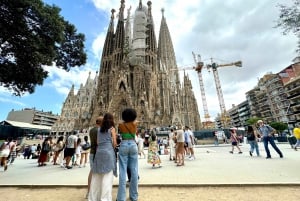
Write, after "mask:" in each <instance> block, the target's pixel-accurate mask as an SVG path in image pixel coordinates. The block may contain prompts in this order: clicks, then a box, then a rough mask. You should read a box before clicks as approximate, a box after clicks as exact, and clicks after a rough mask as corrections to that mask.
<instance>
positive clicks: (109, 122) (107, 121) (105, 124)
mask: <svg viewBox="0 0 300 201" xmlns="http://www.w3.org/2000/svg"><path fill="white" fill-rule="evenodd" d="M111 127H115V122H114V116H113V115H112V114H111V113H106V114H105V115H104V117H103V120H102V126H101V128H100V131H101V132H105V131H108V129H110V128H111Z"/></svg>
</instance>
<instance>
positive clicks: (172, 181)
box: [0, 144, 300, 187]
mask: <svg viewBox="0 0 300 201" xmlns="http://www.w3.org/2000/svg"><path fill="white" fill-rule="evenodd" d="M278 147H279V148H280V149H281V151H282V152H283V155H284V158H279V156H278V155H277V154H276V153H275V151H274V150H273V148H272V147H270V151H271V155H272V159H266V158H265V152H264V149H263V144H260V151H261V155H262V156H261V157H256V156H255V154H254V156H253V157H250V155H249V145H247V144H243V145H242V146H241V149H242V151H243V154H238V153H237V152H235V153H234V154H230V153H229V151H230V150H231V146H230V145H220V146H217V147H216V146H213V145H212V146H208V145H199V146H197V147H196V148H195V155H196V160H194V161H189V160H186V162H185V166H183V167H177V166H175V163H174V162H173V161H169V157H168V156H167V155H162V156H161V159H162V166H163V167H162V168H157V169H152V166H151V165H150V164H147V159H139V171H140V172H139V175H140V180H139V186H182V185H190V186H208V185H211V186H230V185H271V184H272V185H273V184H276V185H278V184H280V185H300V175H299V174H298V172H299V165H300V151H295V150H293V149H291V147H290V145H289V144H278ZM145 153H147V151H145ZM88 173H89V167H86V168H77V167H75V168H73V169H71V170H64V169H63V168H61V167H59V166H54V165H52V164H50V163H49V164H48V165H47V166H45V167H37V160H36V159H29V160H25V159H23V158H17V159H16V161H15V164H14V165H11V166H9V167H8V171H6V172H3V170H2V169H1V170H0V186H19V187H21V186H45V187H48V186H86V185H87V176H88ZM114 185H118V178H115V179H114Z"/></svg>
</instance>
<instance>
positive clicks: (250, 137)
mask: <svg viewBox="0 0 300 201" xmlns="http://www.w3.org/2000/svg"><path fill="white" fill-rule="evenodd" d="M247 140H249V141H253V140H255V136H254V133H247Z"/></svg>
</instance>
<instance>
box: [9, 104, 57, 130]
mask: <svg viewBox="0 0 300 201" xmlns="http://www.w3.org/2000/svg"><path fill="white" fill-rule="evenodd" d="M58 119H59V115H55V114H53V113H52V112H44V111H40V110H36V109H35V108H25V109H23V110H11V111H10V112H9V113H8V115H7V118H6V120H8V121H16V122H23V123H30V124H34V125H41V126H50V127H51V126H53V125H54V124H55V122H56V121H57V120H58Z"/></svg>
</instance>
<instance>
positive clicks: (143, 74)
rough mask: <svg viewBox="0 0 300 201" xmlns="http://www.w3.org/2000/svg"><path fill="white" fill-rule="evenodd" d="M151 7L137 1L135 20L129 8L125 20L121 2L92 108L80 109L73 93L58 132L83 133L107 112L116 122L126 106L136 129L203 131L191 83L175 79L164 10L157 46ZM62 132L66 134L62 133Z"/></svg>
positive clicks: (107, 37)
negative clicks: (188, 128)
mask: <svg viewBox="0 0 300 201" xmlns="http://www.w3.org/2000/svg"><path fill="white" fill-rule="evenodd" d="M151 5H152V4H151V2H150V1H148V3H147V6H145V5H143V4H142V1H140V2H139V5H138V6H137V8H136V10H135V11H134V15H133V16H132V15H131V9H128V10H127V16H125V12H124V9H125V1H121V5H120V8H119V12H118V20H117V24H116V30H115V29H114V28H115V24H114V23H115V10H114V9H112V11H111V20H110V23H109V26H108V31H107V35H106V38H105V42H104V47H103V51H102V57H101V63H100V70H99V75H98V77H97V78H96V79H97V81H95V80H94V82H93V83H95V86H96V89H95V91H94V90H91V91H93V93H94V92H95V94H93V97H92V98H91V99H89V101H88V104H90V105H89V106H88V107H87V108H86V109H82V107H80V106H77V104H76V103H75V102H76V99H77V100H78V97H77V96H78V95H75V96H74V95H73V94H72V89H71V92H70V94H69V96H68V97H67V99H66V101H65V103H64V106H63V109H62V115H61V116H62V117H61V119H60V121H58V122H57V125H56V127H57V129H56V131H57V132H65V131H67V132H69V131H71V130H73V129H77V128H78V129H87V128H88V127H91V126H93V125H94V124H95V121H96V118H97V117H98V116H101V115H104V114H105V113H106V112H110V113H112V114H113V115H114V117H115V121H116V122H119V121H121V112H122V111H123V110H124V109H125V108H128V107H130V108H134V109H136V111H137V114H138V117H137V120H138V121H139V126H140V127H144V128H154V127H158V126H168V125H174V126H183V125H189V126H191V127H192V128H193V129H194V130H199V129H200V128H201V120H200V115H199V112H198V106H197V101H196V98H195V95H194V93H193V90H192V85H191V81H190V79H189V77H188V76H187V75H184V77H183V81H182V82H181V81H180V78H179V73H178V68H177V63H176V57H175V52H174V48H173V44H172V40H171V35H170V32H169V29H168V26H167V22H166V18H165V17H164V10H162V19H161V24H160V30H159V37H158V43H157V42H156V41H157V40H156V35H155V30H154V23H153V17H152V10H151V9H152V7H151ZM131 19H132V20H131ZM73 96H74V98H72V97H73ZM75 97H76V98H75ZM80 100H82V99H79V100H78V101H79V102H80ZM74 101H75V102H74ZM81 105H82V104H81ZM77 107H78V108H77ZM75 108H76V109H75ZM84 112H85V114H84ZM70 115H71V117H70ZM63 124H64V125H65V126H62V125H63ZM63 127H64V128H65V130H61V129H62V128H63Z"/></svg>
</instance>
